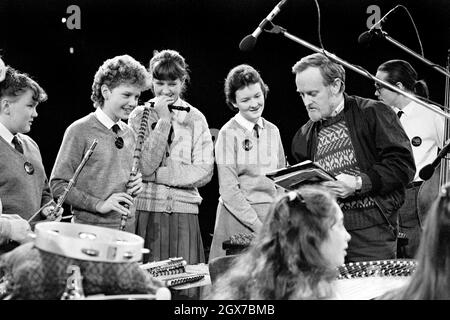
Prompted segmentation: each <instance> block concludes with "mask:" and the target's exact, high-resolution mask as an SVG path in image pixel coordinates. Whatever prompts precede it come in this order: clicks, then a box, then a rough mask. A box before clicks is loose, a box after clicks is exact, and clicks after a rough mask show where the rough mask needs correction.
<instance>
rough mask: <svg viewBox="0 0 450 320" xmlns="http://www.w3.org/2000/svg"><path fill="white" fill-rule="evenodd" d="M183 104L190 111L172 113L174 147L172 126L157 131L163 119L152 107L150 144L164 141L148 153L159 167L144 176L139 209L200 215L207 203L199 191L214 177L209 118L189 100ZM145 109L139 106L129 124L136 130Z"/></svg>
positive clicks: (137, 200) (181, 101)
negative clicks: (154, 141) (170, 135)
mask: <svg viewBox="0 0 450 320" xmlns="http://www.w3.org/2000/svg"><path fill="white" fill-rule="evenodd" d="M179 102H180V103H181V104H183V106H185V107H189V109H190V111H189V112H186V111H179V110H174V111H172V113H173V117H172V120H171V125H172V128H173V134H172V137H171V140H172V141H171V143H170V145H169V143H168V138H169V132H170V127H169V128H165V129H166V130H165V131H164V132H163V133H161V131H158V130H156V128H157V127H158V126H159V125H160V124H161V122H162V121H163V120H162V119H160V118H159V117H158V114H157V113H156V111H155V110H154V109H153V108H150V115H149V125H150V126H149V127H150V129H149V130H148V131H149V132H148V136H147V138H146V141H148V140H150V141H152V140H159V139H161V137H163V142H162V143H153V144H152V146H153V147H152V149H151V150H150V151H149V152H148V157H151V158H152V159H151V161H150V162H151V163H159V166H158V167H157V168H156V169H154V168H150V170H149V173H151V174H146V175H143V180H144V190H143V191H142V192H141V193H140V194H139V195H138V197H137V198H136V209H137V210H142V211H150V212H167V213H172V212H177V213H192V214H198V206H199V205H200V204H201V202H202V200H203V198H202V197H201V196H200V193H199V192H198V188H199V187H202V186H204V185H205V184H207V183H208V182H209V181H210V180H211V178H212V175H213V164H214V156H213V142H212V138H211V133H210V131H209V128H208V123H207V121H206V118H205V116H204V115H203V114H202V113H201V112H200V111H199V110H198V109H197V108H194V107H193V106H191V105H190V104H189V103H187V102H186V101H184V100H181V99H179ZM177 103H178V101H177ZM143 108H144V106H138V107H137V108H136V109H135V110H133V112H132V113H131V114H130V118H129V123H130V125H131V127H132V128H134V130H138V129H139V123H140V119H141V117H142V112H143ZM152 128H155V129H152Z"/></svg>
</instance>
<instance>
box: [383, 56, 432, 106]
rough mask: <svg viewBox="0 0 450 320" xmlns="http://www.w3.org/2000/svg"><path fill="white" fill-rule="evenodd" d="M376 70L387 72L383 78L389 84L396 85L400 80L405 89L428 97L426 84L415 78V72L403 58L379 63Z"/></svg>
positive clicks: (416, 76)
mask: <svg viewBox="0 0 450 320" xmlns="http://www.w3.org/2000/svg"><path fill="white" fill-rule="evenodd" d="M378 71H383V72H386V73H387V77H386V79H385V80H386V81H387V82H389V83H390V84H392V85H396V84H397V83H398V82H400V83H402V84H403V87H404V88H405V89H406V90H407V91H410V92H413V93H415V94H417V95H418V96H421V97H424V98H428V87H427V84H426V83H425V81H423V80H417V78H418V75H417V72H416V70H414V68H413V67H412V66H411V64H409V63H408V62H406V61H404V60H389V61H386V62H384V63H383V64H381V65H380V66H379V67H378Z"/></svg>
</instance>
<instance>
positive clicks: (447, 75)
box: [379, 28, 450, 78]
mask: <svg viewBox="0 0 450 320" xmlns="http://www.w3.org/2000/svg"><path fill="white" fill-rule="evenodd" d="M379 30H380V34H379V35H380V36H381V37H382V38H384V39H386V40H387V41H389V42H390V43H392V44H394V45H395V46H397V47H399V48H400V49H402V50H404V51H406V52H407V53H409V54H410V55H412V56H414V57H416V58H417V59H419V60H421V61H422V62H424V63H425V64H427V65H428V66H430V67H432V68H433V69H435V70H436V71H438V72H440V73H442V74H443V75H444V76H446V77H447V78H450V73H449V72H448V71H447V70H446V69H445V68H443V67H441V66H439V65H437V64H436V63H433V62H431V61H429V60H427V59H425V58H424V57H422V56H421V55H420V54H418V53H416V52H414V51H413V50H411V49H409V48H408V47H406V46H405V45H403V44H401V43H400V42H398V41H397V40H395V39H393V38H392V37H390V36H389V35H388V34H387V32H385V31H383V30H381V28H380V29H379Z"/></svg>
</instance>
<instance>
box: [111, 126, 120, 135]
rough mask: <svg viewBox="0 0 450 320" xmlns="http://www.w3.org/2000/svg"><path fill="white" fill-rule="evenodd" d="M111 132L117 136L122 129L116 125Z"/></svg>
mask: <svg viewBox="0 0 450 320" xmlns="http://www.w3.org/2000/svg"><path fill="white" fill-rule="evenodd" d="M111 130H112V131H114V133H115V134H117V133H118V132H119V130H120V127H119V125H118V124H117V123H116V124H115V125H113V126H112V127H111Z"/></svg>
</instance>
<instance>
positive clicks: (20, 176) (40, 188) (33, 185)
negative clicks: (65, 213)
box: [0, 133, 53, 220]
mask: <svg viewBox="0 0 450 320" xmlns="http://www.w3.org/2000/svg"><path fill="white" fill-rule="evenodd" d="M17 135H18V137H19V139H20V140H21V142H22V146H23V150H24V154H21V153H20V152H18V151H17V150H16V149H14V148H13V147H12V146H11V145H10V144H9V143H8V142H6V141H5V140H4V139H3V138H1V137H0V198H1V199H2V203H3V214H18V215H19V216H21V217H22V218H24V219H26V220H27V219H28V218H30V217H31V216H32V215H33V214H34V213H35V212H36V211H37V210H38V209H39V208H40V207H41V206H42V205H44V204H46V203H47V202H49V201H51V200H53V197H52V194H51V192H50V188H49V186H48V181H47V176H46V174H45V170H44V166H43V164H42V158H41V154H40V152H39V148H38V146H37V144H36V142H34V141H33V139H31V138H30V137H29V136H27V135H24V134H20V133H18V134H17ZM26 161H28V162H30V163H31V164H32V165H33V168H34V173H33V174H31V175H30V174H28V173H27V172H26V171H25V168H24V164H25V162H26ZM40 219H44V218H43V217H42V216H38V217H36V220H40Z"/></svg>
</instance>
